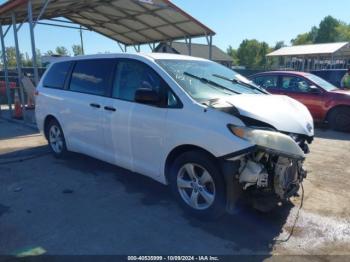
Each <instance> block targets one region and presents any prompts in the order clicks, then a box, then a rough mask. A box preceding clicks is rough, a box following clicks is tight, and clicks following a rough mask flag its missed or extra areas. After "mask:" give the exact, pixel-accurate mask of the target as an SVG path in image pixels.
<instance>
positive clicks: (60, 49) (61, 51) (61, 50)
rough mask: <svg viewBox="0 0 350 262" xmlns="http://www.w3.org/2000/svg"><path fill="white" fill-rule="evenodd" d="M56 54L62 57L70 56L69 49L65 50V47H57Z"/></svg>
mask: <svg viewBox="0 0 350 262" xmlns="http://www.w3.org/2000/svg"><path fill="white" fill-rule="evenodd" d="M55 52H56V54H57V55H60V56H70V53H69V51H68V49H67V48H65V47H64V46H58V47H56V49H55Z"/></svg>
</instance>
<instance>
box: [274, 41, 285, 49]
mask: <svg viewBox="0 0 350 262" xmlns="http://www.w3.org/2000/svg"><path fill="white" fill-rule="evenodd" d="M285 46H286V44H285V43H284V41H278V42H277V43H276V44H275V47H274V48H273V50H278V49H281V48H282V47H285Z"/></svg>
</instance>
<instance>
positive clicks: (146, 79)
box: [36, 54, 314, 218]
mask: <svg viewBox="0 0 350 262" xmlns="http://www.w3.org/2000/svg"><path fill="white" fill-rule="evenodd" d="M36 94H37V97H36V103H37V105H36V119H37V124H38V127H39V128H40V130H41V131H42V133H43V134H45V136H46V138H47V139H48V141H49V145H50V147H51V149H52V152H53V154H54V155H55V156H56V157H63V156H66V154H67V152H68V151H71V152H78V153H83V154H86V155H89V156H91V157H94V158H97V159H100V160H103V161H106V162H109V163H112V164H115V165H118V166H120V167H123V168H125V169H128V170H131V171H133V172H135V173H139V174H142V175H145V176H149V177H151V178H153V179H155V180H157V181H159V182H160V183H163V184H167V185H170V188H171V189H172V191H173V192H174V194H175V196H176V198H177V199H178V201H179V202H180V203H181V204H182V206H183V207H184V208H185V209H186V210H188V211H190V212H192V213H193V214H195V215H197V216H199V217H202V218H216V217H218V216H220V215H222V214H223V213H224V212H225V211H227V210H230V209H232V206H234V203H235V201H236V200H237V192H238V191H241V190H242V191H243V190H244V191H246V192H248V194H249V196H250V197H251V198H257V200H261V199H265V197H266V199H269V201H268V202H269V203H273V205H275V204H276V203H277V202H278V201H282V200H285V199H289V198H290V197H291V196H293V195H295V194H296V193H297V191H298V190H299V186H300V184H301V182H302V181H303V179H304V178H305V176H306V172H305V171H304V170H303V167H302V166H303V162H304V159H305V154H306V153H308V146H307V144H308V143H311V142H312V140H313V136H314V126H313V119H312V117H311V115H310V113H309V111H308V110H307V109H306V107H305V106H303V105H302V104H300V103H299V102H297V101H295V100H293V99H291V98H288V97H286V96H274V95H270V94H268V93H267V92H266V91H264V90H260V89H259V87H257V86H255V85H254V84H252V83H251V82H249V81H248V80H247V79H245V78H244V77H242V76H240V75H238V74H237V73H236V72H234V71H232V70H230V69H228V68H226V67H224V66H222V65H219V64H217V63H214V62H211V61H208V60H204V59H199V58H193V57H188V56H179V55H171V54H144V55H141V54H137V55H136V54H115V55H94V56H83V57H77V58H63V59H62V60H59V61H56V62H54V63H53V64H52V65H51V66H50V67H49V69H48V70H47V72H46V73H45V75H44V76H43V77H42V79H41V81H40V83H39V85H38V87H37V93H36ZM271 196H274V197H273V198H271ZM265 202H266V201H265Z"/></svg>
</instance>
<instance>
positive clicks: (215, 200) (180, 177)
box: [169, 151, 226, 220]
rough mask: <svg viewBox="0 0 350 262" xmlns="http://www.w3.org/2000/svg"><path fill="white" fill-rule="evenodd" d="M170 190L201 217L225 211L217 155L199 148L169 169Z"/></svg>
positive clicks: (219, 215) (182, 157) (190, 211)
mask: <svg viewBox="0 0 350 262" xmlns="http://www.w3.org/2000/svg"><path fill="white" fill-rule="evenodd" d="M169 182H170V187H171V190H172V192H173V194H174V196H175V198H176V199H177V201H178V202H179V204H180V205H181V206H182V207H183V208H184V209H185V211H187V212H188V213H190V214H192V215H194V216H196V217H197V218H199V219H201V220H214V219H217V218H219V217H221V216H222V215H224V214H225V211H226V192H225V191H226V187H225V182H224V177H223V175H222V174H221V172H220V168H219V167H218V166H217V165H216V163H215V159H213V158H212V157H211V156H209V155H208V154H205V153H203V152H200V151H192V152H187V153H184V154H182V155H181V156H179V157H178V158H177V159H176V160H175V161H174V163H173V165H172V166H171V169H170V176H169Z"/></svg>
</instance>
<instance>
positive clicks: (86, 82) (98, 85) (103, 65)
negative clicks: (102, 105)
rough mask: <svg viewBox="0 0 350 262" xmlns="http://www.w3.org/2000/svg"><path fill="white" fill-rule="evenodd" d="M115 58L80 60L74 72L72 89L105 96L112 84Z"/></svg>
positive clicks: (71, 82)
mask: <svg viewBox="0 0 350 262" xmlns="http://www.w3.org/2000/svg"><path fill="white" fill-rule="evenodd" d="M114 64H115V61H114V60H113V59H103V60H83V61H78V62H77V63H76V65H75V67H74V70H73V73H72V79H71V81H70V86H69V89H70V90H71V91H75V92H80V93H85V94H92V95H99V96H104V95H105V94H106V92H107V91H108V88H109V86H110V80H111V76H112V72H113V68H114Z"/></svg>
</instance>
